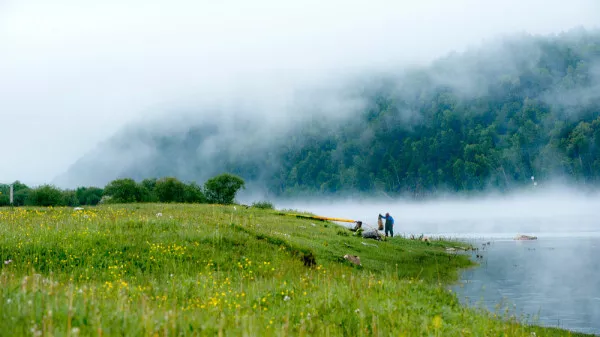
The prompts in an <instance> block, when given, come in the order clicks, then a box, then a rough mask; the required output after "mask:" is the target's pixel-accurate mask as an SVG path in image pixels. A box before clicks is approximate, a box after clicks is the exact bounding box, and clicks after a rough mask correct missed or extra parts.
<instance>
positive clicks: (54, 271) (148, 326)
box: [0, 205, 575, 336]
mask: <svg viewBox="0 0 600 337" xmlns="http://www.w3.org/2000/svg"><path fill="white" fill-rule="evenodd" d="M159 212H160V213H162V216H157V215H156V214H157V213H159ZM346 233H349V232H348V231H344V230H341V229H340V227H338V226H336V225H334V224H331V223H325V222H315V221H311V220H305V219H297V218H294V217H285V216H279V215H276V214H274V212H272V211H262V210H255V209H245V208H243V207H240V206H237V210H234V208H233V206H209V205H201V206H198V205H194V206H191V205H140V206H138V205H125V206H121V205H117V206H113V207H99V208H93V209H89V210H85V211H83V212H73V211H72V210H71V209H27V210H25V209H15V210H13V211H11V210H8V209H4V210H0V259H1V260H2V261H6V260H9V259H10V260H12V262H11V263H9V264H7V265H5V264H2V265H1V267H0V268H1V273H0V332H1V333H0V335H2V336H4V335H6V336H21V335H28V336H31V335H32V334H33V335H36V334H38V335H42V334H44V335H48V336H50V335H55V336H65V335H70V336H75V335H86V336H87V335H102V336H113V335H126V336H137V335H155V334H158V335H161V336H163V335H164V336H167V335H190V336H192V335H214V334H220V333H223V334H224V335H248V336H259V335H260V336H269V335H305V336H309V335H318V336H321V335H331V336H337V335H348V336H361V335H378V336H388V335H394V336H398V335H400V336H430V335H436V336H504V335H509V336H530V335H531V332H532V331H535V332H536V333H537V335H538V336H539V335H543V336H562V335H570V333H568V332H565V331H561V330H556V329H543V328H538V327H527V326H523V325H520V324H518V322H517V320H516V319H514V318H510V317H506V316H505V317H504V319H503V320H501V319H500V318H499V317H498V316H497V315H495V314H493V313H486V312H483V311H476V310H473V309H469V308H465V307H463V306H461V305H460V304H459V302H458V300H457V298H456V296H455V295H454V294H453V293H451V292H450V291H448V290H447V289H445V288H444V287H443V286H441V285H442V284H447V283H448V282H451V281H452V280H455V279H456V276H457V269H458V268H459V267H467V266H469V265H470V262H469V260H468V259H467V258H466V257H465V256H461V255H448V254H446V253H445V252H444V248H445V247H447V246H455V245H456V244H455V243H450V242H434V243H432V244H429V245H428V244H426V243H422V242H418V241H411V240H404V239H401V238H394V239H392V240H389V241H387V242H379V243H377V242H375V241H372V240H364V239H361V238H357V237H353V236H348V235H344V234H346ZM362 242H368V243H374V244H376V245H377V247H374V246H365V245H363V244H362ZM344 254H356V255H359V256H360V258H361V261H362V264H363V266H362V267H356V266H353V265H351V264H350V263H348V262H346V261H344V260H343V259H341V257H342V256H343V255H344ZM313 259H314V261H315V262H316V264H314V265H312V266H306V264H308V265H311V262H312V261H313ZM573 335H575V334H573Z"/></svg>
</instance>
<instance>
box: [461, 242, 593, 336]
mask: <svg viewBox="0 0 600 337" xmlns="http://www.w3.org/2000/svg"><path fill="white" fill-rule="evenodd" d="M467 241H468V242H470V243H472V244H473V245H476V246H477V247H479V249H480V250H479V252H477V254H480V255H482V256H483V258H481V259H476V260H477V261H478V262H479V267H476V268H471V269H468V270H465V271H463V272H462V277H461V282H460V283H459V285H458V286H455V287H454V290H455V291H456V292H457V293H458V294H459V296H460V297H461V299H462V300H463V302H465V303H468V304H469V305H474V306H483V307H485V308H487V309H488V310H490V311H499V312H500V313H501V312H503V310H504V309H508V310H509V312H510V313H512V314H516V315H518V316H520V317H522V318H524V319H526V320H527V321H528V322H531V323H535V324H539V325H545V326H553V327H561V328H565V329H569V330H574V331H579V332H586V333H594V334H600V260H598V259H597V257H598V256H600V233H589V232H588V233H569V234H562V235H556V234H551V235H544V234H543V233H542V234H540V235H538V240H535V241H515V240H512V239H508V238H507V239H503V238H498V237H490V238H488V239H483V240H482V239H478V240H473V239H467ZM487 242H489V245H488V244H487Z"/></svg>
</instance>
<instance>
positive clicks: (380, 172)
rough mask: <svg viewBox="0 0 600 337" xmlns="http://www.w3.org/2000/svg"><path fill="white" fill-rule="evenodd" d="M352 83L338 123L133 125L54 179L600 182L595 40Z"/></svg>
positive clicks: (499, 51)
mask: <svg viewBox="0 0 600 337" xmlns="http://www.w3.org/2000/svg"><path fill="white" fill-rule="evenodd" d="M346 87H347V88H350V89H348V90H346V92H345V93H346V95H350V96H352V98H353V99H355V100H357V101H360V102H361V104H360V105H359V106H360V108H357V109H354V110H353V111H352V113H348V114H346V115H345V116H344V117H343V118H341V117H340V118H337V119H333V118H319V116H318V114H311V113H310V111H309V113H307V115H310V116H311V117H310V118H304V119H300V122H299V123H297V124H296V127H293V128H290V129H289V130H286V132H273V134H272V135H271V136H270V137H265V136H264V134H265V133H268V132H267V131H266V130H265V129H264V128H262V129H261V128H260V126H259V124H260V123H261V121H248V120H242V121H240V122H235V121H234V122H228V123H222V121H220V120H218V119H216V120H215V119H207V118H206V117H202V118H200V117H199V118H198V119H197V120H195V121H194V122H192V123H186V124H185V125H184V126H180V127H179V128H178V129H176V130H174V129H169V131H164V130H162V131H161V129H160V128H154V129H152V128H147V127H141V126H140V127H138V128H136V127H135V126H130V127H128V128H127V129H126V131H123V132H121V133H120V134H118V135H117V136H115V137H114V138H113V139H111V140H109V141H108V142H106V143H105V144H103V145H101V146H99V148H98V149H96V150H94V151H93V152H91V153H90V154H89V155H87V156H85V157H84V158H82V159H81V160H80V161H78V162H77V163H75V164H74V165H73V166H72V167H71V168H70V170H69V171H68V172H67V173H66V174H65V175H64V176H62V177H60V178H59V179H57V181H58V182H59V183H62V184H68V183H77V184H97V183H98V182H96V181H91V179H103V180H104V181H108V180H110V179H114V178H116V177H118V176H131V177H134V178H136V179H144V178H147V177H150V176H164V175H174V176H177V177H180V178H182V179H187V180H193V179H203V178H204V177H206V176H210V175H214V174H215V172H223V171H227V172H231V173H233V174H237V175H239V176H241V177H243V178H244V179H245V180H246V182H247V183H248V186H249V187H252V186H254V187H257V188H262V189H264V190H265V191H268V192H269V193H271V194H272V195H276V196H286V195H287V196H292V195H299V194H305V193H318V194H330V193H339V192H342V191H353V192H359V193H385V194H387V195H390V196H393V195H399V194H409V195H413V196H422V195H427V194H431V193H435V192H437V191H480V190H486V189H489V188H494V189H498V190H503V191H506V190H511V189H513V188H516V187H519V186H523V185H526V184H531V180H530V179H531V177H532V176H535V178H536V180H537V181H540V182H544V181H550V180H552V179H556V178H560V179H566V180H568V181H571V182H574V183H579V184H597V183H598V182H599V181H600V32H590V31H584V30H576V31H570V32H567V33H563V34H560V35H556V36H519V37H512V38H510V39H504V40H501V41H495V42H493V43H488V44H485V45H483V46H481V47H480V48H477V49H472V50H468V51H465V52H463V53H453V54H450V55H447V56H446V57H444V58H442V59H439V60H437V61H435V62H434V63H433V64H431V65H429V66H427V67H423V68H414V69H410V70H405V71H398V74H395V73H392V72H389V73H388V74H386V75H377V76H375V75H373V76H369V77H367V76H365V77H363V78H360V79H354V80H353V81H352V83H348V85H347V86H346ZM306 109H310V108H308V107H307V108H306ZM240 110H241V109H240ZM239 115H242V116H243V115H244V111H243V110H241V112H240V113H239ZM202 116H205V115H202ZM225 130H227V133H226V134H225V133H224V131H225ZM208 152H210V153H208ZM134 157H135V160H132V159H130V158H134ZM108 158H110V160H112V162H109V159H108ZM115 158H117V159H115Z"/></svg>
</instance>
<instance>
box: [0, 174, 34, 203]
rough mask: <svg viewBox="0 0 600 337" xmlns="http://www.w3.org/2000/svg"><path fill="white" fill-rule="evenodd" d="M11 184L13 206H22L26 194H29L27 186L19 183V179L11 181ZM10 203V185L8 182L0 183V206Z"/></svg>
mask: <svg viewBox="0 0 600 337" xmlns="http://www.w3.org/2000/svg"><path fill="white" fill-rule="evenodd" d="M12 185H13V193H14V194H13V203H14V206H23V205H25V200H27V196H28V194H29V186H27V185H25V184H23V183H21V182H20V181H18V180H17V181H15V182H14V183H12ZM9 205H10V185H8V184H0V206H9Z"/></svg>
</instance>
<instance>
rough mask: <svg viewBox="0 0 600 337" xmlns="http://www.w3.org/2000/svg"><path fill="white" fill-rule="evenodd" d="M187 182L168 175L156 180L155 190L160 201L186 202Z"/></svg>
mask: <svg viewBox="0 0 600 337" xmlns="http://www.w3.org/2000/svg"><path fill="white" fill-rule="evenodd" d="M185 190H186V188H185V184H184V183H182V182H181V181H179V180H178V179H177V178H173V177H166V178H161V179H158V180H157V181H156V186H155V191H156V195H157V196H158V200H159V201H160V202H184V201H185Z"/></svg>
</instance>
